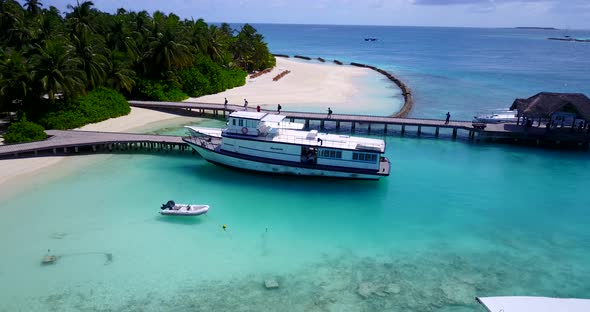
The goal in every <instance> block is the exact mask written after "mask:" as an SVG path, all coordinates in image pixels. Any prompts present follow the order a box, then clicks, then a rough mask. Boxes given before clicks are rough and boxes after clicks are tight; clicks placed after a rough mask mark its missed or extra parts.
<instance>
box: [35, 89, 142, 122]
mask: <svg viewBox="0 0 590 312" xmlns="http://www.w3.org/2000/svg"><path fill="white" fill-rule="evenodd" d="M60 104H61V106H60V108H59V109H58V110H56V111H51V112H47V113H45V114H44V116H43V117H41V118H39V123H40V124H41V125H42V126H44V127H45V128H47V129H61V130H64V129H72V128H78V127H81V126H83V125H85V124H88V123H95V122H99V121H103V120H106V119H109V118H113V117H118V116H123V115H127V114H129V112H130V111H131V108H130V107H129V103H127V100H126V99H125V97H123V96H122V95H121V94H120V93H118V92H117V91H115V90H113V89H107V88H104V87H98V88H96V89H94V90H92V91H90V92H88V94H87V95H83V96H80V97H78V98H76V99H74V100H72V101H70V102H67V103H65V102H64V103H60Z"/></svg>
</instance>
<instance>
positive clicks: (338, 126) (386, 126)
mask: <svg viewBox="0 0 590 312" xmlns="http://www.w3.org/2000/svg"><path fill="white" fill-rule="evenodd" d="M129 104H130V105H131V106H135V107H143V108H150V109H164V110H173V111H174V110H180V111H181V114H182V112H187V113H188V114H192V115H212V116H214V117H223V118H225V117H226V115H228V114H230V113H231V112H234V111H240V110H244V106H243V105H227V106H224V105H223V104H216V103H199V102H153V101H129ZM265 106H268V105H265ZM273 106H274V105H273ZM247 109H248V111H255V110H256V108H255V107H248V108H247ZM261 111H263V112H268V113H276V111H275V110H266V109H262V110H261ZM281 115H285V116H286V117H287V118H288V119H289V120H291V121H292V122H293V121H299V122H303V123H305V128H306V129H311V128H313V127H317V128H319V129H335V130H336V131H349V132H350V133H353V134H354V133H356V132H363V133H368V134H375V135H378V134H381V135H402V136H403V135H406V134H413V135H416V136H423V135H424V136H434V137H439V136H443V135H442V131H445V132H446V133H445V135H444V137H450V138H451V139H453V140H454V139H457V138H459V137H460V138H464V139H467V140H470V141H491V142H496V141H499V142H505V143H515V144H526V145H551V146H570V147H571V146H573V147H583V148H588V146H589V143H590V133H589V132H588V131H577V130H576V129H573V128H571V127H564V128H552V129H549V130H548V129H546V128H544V127H542V126H541V125H540V124H539V125H537V126H532V127H526V126H525V125H524V124H520V125H518V124H514V123H487V124H486V123H474V122H473V121H466V120H450V121H449V122H446V121H445V120H443V119H423V118H404V117H393V116H369V115H354V114H332V115H330V116H328V114H326V113H306V112H290V111H281Z"/></svg>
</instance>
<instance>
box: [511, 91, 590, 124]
mask: <svg viewBox="0 0 590 312" xmlns="http://www.w3.org/2000/svg"><path fill="white" fill-rule="evenodd" d="M510 110H516V111H517V115H516V116H517V117H518V121H517V124H518V125H521V124H522V125H525V126H528V127H532V126H533V125H534V123H535V122H537V126H541V124H543V125H545V127H547V128H548V129H549V128H551V129H552V128H564V127H569V128H577V129H578V130H584V129H585V128H588V126H589V125H590V99H589V98H588V97H587V96H586V95H584V94H582V93H552V92H541V93H537V94H535V95H533V96H531V97H529V98H528V99H516V100H515V101H514V103H512V106H511V107H510ZM521 119H522V121H521Z"/></svg>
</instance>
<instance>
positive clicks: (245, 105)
mask: <svg viewBox="0 0 590 312" xmlns="http://www.w3.org/2000/svg"><path fill="white" fill-rule="evenodd" d="M244 110H248V100H246V99H244Z"/></svg>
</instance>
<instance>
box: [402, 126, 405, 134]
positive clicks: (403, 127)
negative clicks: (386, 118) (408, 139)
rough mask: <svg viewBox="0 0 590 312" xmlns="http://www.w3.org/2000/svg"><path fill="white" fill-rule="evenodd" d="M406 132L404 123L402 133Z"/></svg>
mask: <svg viewBox="0 0 590 312" xmlns="http://www.w3.org/2000/svg"><path fill="white" fill-rule="evenodd" d="M404 134H406V125H402V135H404Z"/></svg>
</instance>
